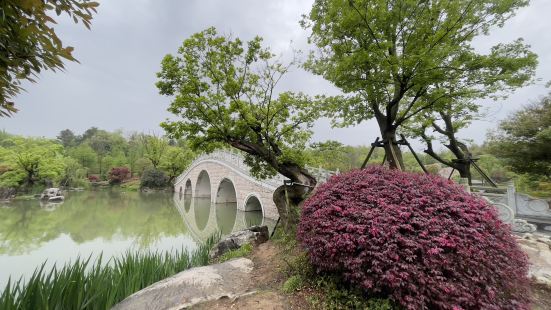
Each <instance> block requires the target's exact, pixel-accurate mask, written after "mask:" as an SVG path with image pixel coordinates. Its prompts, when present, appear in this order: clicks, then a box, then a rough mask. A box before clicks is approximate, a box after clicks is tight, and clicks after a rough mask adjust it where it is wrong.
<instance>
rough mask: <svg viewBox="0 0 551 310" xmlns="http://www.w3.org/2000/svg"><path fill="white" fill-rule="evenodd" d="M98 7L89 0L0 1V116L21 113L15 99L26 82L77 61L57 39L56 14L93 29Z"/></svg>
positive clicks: (68, 49) (69, 49) (71, 48)
mask: <svg viewBox="0 0 551 310" xmlns="http://www.w3.org/2000/svg"><path fill="white" fill-rule="evenodd" d="M98 5H99V4H98V3H97V2H94V1H89V0H25V1H21V0H3V1H1V2H0V117H1V116H9V115H11V114H12V113H14V112H17V108H16V107H15V105H14V102H13V101H12V100H13V98H14V97H15V96H16V95H17V94H18V93H19V92H20V91H21V90H22V87H21V81H22V80H27V81H31V82H34V81H35V80H34V78H35V76H36V75H37V74H38V73H40V72H41V71H42V70H46V69H50V70H54V71H55V70H60V69H63V68H64V66H63V59H65V60H69V61H77V60H76V59H75V58H74V57H73V55H72V51H73V47H71V46H65V45H63V43H62V42H61V40H60V38H59V37H58V36H57V34H56V32H55V30H54V27H53V25H55V24H56V21H55V20H54V19H53V18H52V15H53V14H54V13H55V14H56V15H57V16H59V15H61V14H62V13H65V14H66V15H68V16H69V17H70V18H72V19H73V21H74V22H75V23H78V22H82V23H83V24H84V26H86V28H90V22H91V20H92V14H93V13H94V12H96V7H97V6H98Z"/></svg>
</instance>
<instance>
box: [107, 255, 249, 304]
mask: <svg viewBox="0 0 551 310" xmlns="http://www.w3.org/2000/svg"><path fill="white" fill-rule="evenodd" d="M253 266H254V265H253V262H252V261H251V260H250V259H247V258H237V259H233V260H230V261H227V262H225V263H222V264H216V265H210V266H205V267H197V268H192V269H188V270H186V271H182V272H180V273H178V274H176V275H174V276H172V277H170V278H168V279H165V280H162V281H159V282H157V283H155V284H152V285H150V286H148V287H146V288H144V289H143V290H141V291H138V292H136V293H134V294H132V295H130V296H129V297H127V298H126V299H125V300H123V301H121V302H120V303H119V304H117V305H115V306H114V307H113V308H112V309H114V310H123V309H132V310H141V309H143V310H161V309H185V308H189V307H192V306H194V305H196V304H198V303H201V302H205V301H209V300H216V299H220V298H223V297H228V298H234V297H238V296H241V295H243V294H245V293H247V285H246V284H247V283H248V282H249V278H250V274H251V272H252V270H253Z"/></svg>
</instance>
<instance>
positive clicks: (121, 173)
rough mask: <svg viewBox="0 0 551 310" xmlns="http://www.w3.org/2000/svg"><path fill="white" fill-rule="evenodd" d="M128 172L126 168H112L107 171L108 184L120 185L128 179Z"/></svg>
mask: <svg viewBox="0 0 551 310" xmlns="http://www.w3.org/2000/svg"><path fill="white" fill-rule="evenodd" d="M130 176H131V175H130V170H129V169H128V168H126V167H113V168H111V171H109V176H108V177H107V178H108V179H109V184H121V183H122V182H123V181H125V180H128V179H129V178H130Z"/></svg>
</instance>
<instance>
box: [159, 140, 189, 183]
mask: <svg viewBox="0 0 551 310" xmlns="http://www.w3.org/2000/svg"><path fill="white" fill-rule="evenodd" d="M194 158H195V153H194V152H192V151H191V150H190V149H189V148H184V147H176V146H168V148H167V151H166V153H165V154H164V156H163V157H162V158H161V164H160V166H159V167H160V168H161V169H162V170H163V171H164V172H165V173H166V174H167V176H168V179H169V181H170V182H172V180H174V179H175V178H176V177H177V176H178V175H179V174H180V173H182V172H183V171H184V170H185V169H186V168H187V167H188V166H189V164H191V162H192V161H193V159H194Z"/></svg>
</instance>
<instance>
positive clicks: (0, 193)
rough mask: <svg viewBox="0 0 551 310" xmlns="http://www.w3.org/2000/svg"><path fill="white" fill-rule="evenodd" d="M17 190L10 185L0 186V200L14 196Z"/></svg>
mask: <svg viewBox="0 0 551 310" xmlns="http://www.w3.org/2000/svg"><path fill="white" fill-rule="evenodd" d="M16 193H17V191H16V190H15V188H12V187H1V188H0V200H10V199H13V198H15V194H16Z"/></svg>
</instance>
